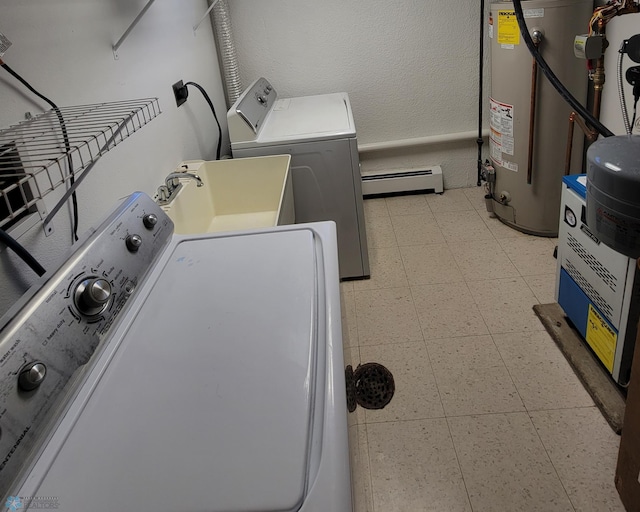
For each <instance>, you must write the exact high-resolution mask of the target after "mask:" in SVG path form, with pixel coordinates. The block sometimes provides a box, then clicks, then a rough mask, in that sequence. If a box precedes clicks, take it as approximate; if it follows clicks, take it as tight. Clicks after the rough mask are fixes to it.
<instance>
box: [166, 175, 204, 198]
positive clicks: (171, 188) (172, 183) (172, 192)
mask: <svg viewBox="0 0 640 512" xmlns="http://www.w3.org/2000/svg"><path fill="white" fill-rule="evenodd" d="M180 178H190V179H192V180H195V181H196V183H197V185H198V187H201V186H202V185H204V183H202V179H201V178H200V176H198V175H197V174H196V173H194V172H172V173H170V174H169V175H168V176H167V177H166V178H165V180H164V183H165V184H164V185H161V186H160V187H158V204H160V205H167V204H169V203H170V202H171V201H173V199H174V197H175V196H176V194H177V193H178V191H179V190H180V189H181V188H182V183H180Z"/></svg>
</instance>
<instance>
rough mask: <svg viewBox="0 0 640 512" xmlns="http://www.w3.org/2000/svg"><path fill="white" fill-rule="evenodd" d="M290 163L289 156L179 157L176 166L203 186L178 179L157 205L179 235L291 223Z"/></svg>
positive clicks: (292, 207) (192, 181) (292, 208)
mask: <svg viewBox="0 0 640 512" xmlns="http://www.w3.org/2000/svg"><path fill="white" fill-rule="evenodd" d="M290 162H291V156H289V155H275V156H262V157H255V158H235V159H229V160H215V161H204V160H189V161H186V162H183V163H182V164H181V165H180V167H178V169H176V170H177V171H186V172H190V173H195V174H197V175H198V176H200V178H201V179H202V182H203V183H204V185H203V186H201V187H198V186H197V185H198V184H197V182H196V181H195V180H193V179H189V178H180V182H181V183H182V189H181V190H180V191H179V192H178V194H177V196H176V197H175V199H173V201H171V202H170V203H169V204H167V205H165V206H163V207H162V208H163V209H164V211H165V212H167V215H169V217H170V218H171V220H172V221H173V223H174V225H175V232H176V233H177V234H182V235H192V234H198V233H213V232H218V231H237V230H243V229H250V228H262V227H272V226H277V225H281V224H294V222H295V214H294V206H293V186H292V182H291V172H290V170H289V165H290ZM185 166H186V167H185Z"/></svg>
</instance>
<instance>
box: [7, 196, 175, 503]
mask: <svg viewBox="0 0 640 512" xmlns="http://www.w3.org/2000/svg"><path fill="white" fill-rule="evenodd" d="M172 234H173V223H172V222H171V219H169V217H168V216H167V215H166V214H165V213H164V212H163V211H162V210H161V209H160V207H159V206H158V205H157V204H156V203H155V202H153V200H152V199H151V198H150V197H149V196H147V195H145V194H142V193H140V192H137V193H134V194H132V195H131V196H130V197H128V198H127V199H126V200H125V201H124V202H123V203H122V204H121V205H120V206H119V207H118V208H116V209H115V211H114V212H113V213H111V215H109V217H108V218H107V219H106V220H105V221H104V222H103V223H102V224H101V225H100V226H99V227H98V228H97V229H96V230H95V231H93V233H91V234H90V235H89V236H88V237H87V238H86V239H84V240H83V241H81V242H80V243H78V244H77V246H76V247H77V248H76V249H75V251H74V252H73V253H72V254H70V255H69V257H68V258H67V259H66V261H65V262H64V263H63V264H62V266H60V268H59V269H57V270H55V271H51V272H49V273H47V274H45V276H43V278H42V281H41V282H40V288H39V289H37V291H35V292H34V293H33V295H32V296H31V297H27V298H24V299H23V301H22V303H21V304H20V305H17V306H16V309H15V310H12V311H11V312H9V313H8V314H7V315H6V316H5V317H4V318H3V319H2V324H0V491H2V492H0V496H2V495H6V494H7V493H11V492H12V489H11V486H12V484H13V482H14V479H15V478H16V475H18V474H19V473H20V472H21V471H22V470H23V469H24V467H25V466H26V465H27V464H28V462H29V460H30V459H31V457H32V455H33V454H34V452H35V450H36V448H37V447H38V446H39V444H40V442H41V440H42V438H43V437H46V432H47V428H48V426H49V425H50V424H52V423H55V421H56V418H57V417H58V416H59V413H60V411H61V410H62V408H63V407H64V405H65V403H67V401H68V399H69V398H70V397H71V396H72V394H73V392H74V390H75V389H76V387H77V384H78V383H79V382H80V381H81V378H80V375H81V372H82V370H83V368H87V367H88V366H90V365H88V364H87V363H89V362H90V361H92V360H94V359H95V357H94V355H95V354H97V352H98V350H99V348H100V347H102V346H103V345H104V342H105V341H106V340H107V339H108V336H109V334H110V332H111V330H112V327H113V326H114V324H115V322H116V321H117V320H118V319H119V318H120V316H121V315H120V313H121V312H122V310H123V308H125V307H126V305H127V303H128V302H129V299H130V298H131V297H132V296H133V295H134V294H135V290H136V288H137V287H138V285H139V284H140V283H141V281H142V279H143V278H144V276H145V275H146V274H147V272H149V271H150V269H151V268H152V267H153V264H154V263H155V261H156V259H157V258H158V257H159V256H160V254H162V252H163V250H164V249H165V248H166V245H167V243H168V242H169V241H170V239H171V237H172Z"/></svg>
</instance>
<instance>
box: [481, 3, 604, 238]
mask: <svg viewBox="0 0 640 512" xmlns="http://www.w3.org/2000/svg"><path fill="white" fill-rule="evenodd" d="M522 7H523V10H524V16H525V21H526V22H527V27H528V30H529V33H530V34H532V37H534V40H535V41H537V42H538V49H539V51H540V53H541V54H542V56H543V57H544V59H545V60H546V61H547V63H548V64H549V66H550V67H551V69H553V71H554V72H555V74H556V75H557V76H558V78H559V79H560V80H561V81H562V82H563V83H564V85H565V86H566V87H567V89H569V91H571V93H572V94H573V95H574V96H575V97H576V98H577V99H578V100H579V101H581V102H583V103H584V102H586V98H587V72H586V68H585V61H584V60H579V59H577V58H576V57H575V56H574V53H573V42H574V37H575V36H576V34H581V33H583V32H585V30H586V27H587V26H588V23H589V18H590V17H591V14H592V7H593V2H592V0H531V1H525V2H522ZM488 33H489V37H490V39H491V98H490V100H489V110H490V116H489V118H490V140H489V144H490V155H491V161H492V164H493V166H494V168H495V171H496V172H495V183H493V184H492V193H493V194H492V200H491V201H490V202H489V205H488V206H489V208H490V209H492V210H493V212H494V213H495V214H496V215H497V216H498V218H499V219H500V220H501V221H503V222H504V223H506V224H508V225H510V226H512V227H514V228H515V229H518V230H520V231H523V232H525V233H530V234H534V235H541V236H556V235H557V233H558V218H559V211H560V195H561V191H562V177H563V174H564V167H565V158H566V149H567V138H568V131H569V115H570V114H571V107H570V106H569V105H567V103H566V102H565V101H564V100H563V99H562V98H561V97H560V95H559V94H558V93H557V92H556V90H555V89H554V88H553V86H552V85H551V84H550V83H549V82H548V81H547V79H546V78H545V77H544V76H543V74H542V73H541V72H540V73H538V69H537V67H536V66H535V64H534V60H533V57H532V56H531V54H530V53H529V50H528V49H527V46H526V45H525V42H524V41H523V39H522V36H521V35H520V29H519V27H518V22H517V20H516V16H515V12H514V9H513V4H512V2H510V1H503V2H496V3H493V4H491V13H490V17H489V27H488ZM583 139H584V137H583V134H582V132H581V131H580V130H579V129H577V130H575V133H574V140H573V152H572V159H571V170H572V171H573V172H575V173H579V172H581V170H582V150H583Z"/></svg>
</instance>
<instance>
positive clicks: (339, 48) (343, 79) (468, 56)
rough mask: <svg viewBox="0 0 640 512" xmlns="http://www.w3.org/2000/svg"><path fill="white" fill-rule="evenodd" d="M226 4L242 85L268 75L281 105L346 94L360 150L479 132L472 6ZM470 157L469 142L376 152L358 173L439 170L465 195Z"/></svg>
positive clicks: (425, 1) (471, 171)
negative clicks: (380, 144)
mask: <svg viewBox="0 0 640 512" xmlns="http://www.w3.org/2000/svg"><path fill="white" fill-rule="evenodd" d="M229 5H230V10H231V17H232V20H233V28H234V34H235V40H236V44H237V48H238V58H239V62H240V71H241V75H242V78H243V80H244V82H245V85H248V84H249V83H250V82H251V81H253V80H254V79H256V78H258V77H259V76H265V77H267V78H269V80H271V81H272V82H273V84H274V86H275V87H276V89H277V90H278V91H279V93H280V94H281V95H282V96H298V95H307V94H320V93H328V92H336V91H347V92H348V93H349V96H350V99H351V102H352V105H353V111H354V116H355V120H356V126H357V130H358V138H359V141H360V143H372V142H382V141H390V140H399V139H407V138H415V137H423V136H427V135H437V134H445V133H452V132H464V131H469V130H474V129H476V127H477V66H478V34H479V19H480V16H479V12H478V11H479V3H477V2H469V1H468V0H450V1H448V2H437V1H435V0H420V1H417V0H413V1H411V0H395V1H389V0H386V1H383V0H349V1H346V2H345V1H339V0H327V1H324V2H316V1H313V0H262V1H261V2H259V4H257V3H256V2H255V1H253V0H232V1H230V3H229ZM475 148H476V146H475V143H474V141H469V142H464V143H457V144H453V145H447V146H440V147H429V148H422V149H420V148H419V149H416V150H411V151H401V152H395V153H394V152H387V153H376V154H375V155H367V157H366V158H363V167H364V168H365V169H366V168H370V169H378V168H404V167H407V166H409V167H420V166H424V165H425V164H436V163H442V164H443V170H444V173H445V184H447V182H448V185H449V186H458V187H459V186H465V185H466V184H467V183H469V184H471V183H475V166H476V163H475V162H476V149H475ZM396 153H398V154H396ZM469 175H471V180H470V181H469V179H468V176H469Z"/></svg>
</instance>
